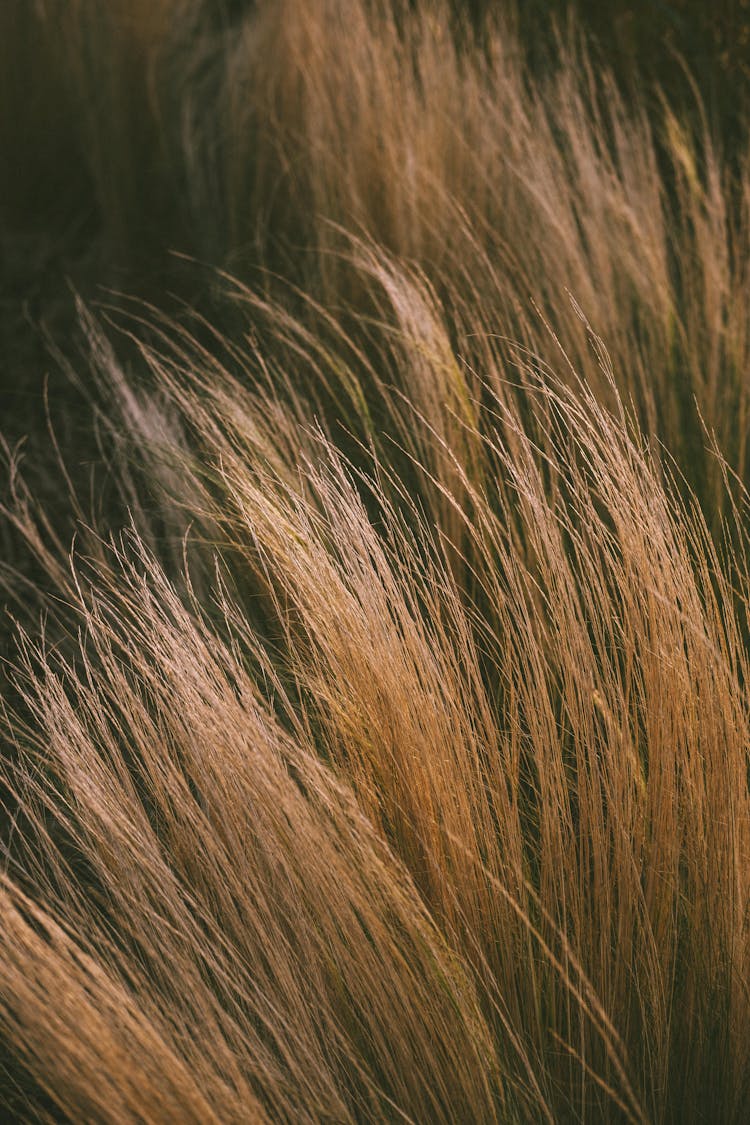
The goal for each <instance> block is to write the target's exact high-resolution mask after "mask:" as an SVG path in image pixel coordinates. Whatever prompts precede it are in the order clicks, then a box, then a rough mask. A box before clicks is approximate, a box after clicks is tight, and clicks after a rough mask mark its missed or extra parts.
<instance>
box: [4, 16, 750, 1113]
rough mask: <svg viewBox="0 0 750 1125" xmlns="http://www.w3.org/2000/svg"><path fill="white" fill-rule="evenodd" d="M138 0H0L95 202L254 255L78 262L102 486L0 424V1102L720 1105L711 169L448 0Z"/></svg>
mask: <svg viewBox="0 0 750 1125" xmlns="http://www.w3.org/2000/svg"><path fill="white" fill-rule="evenodd" d="M178 4H179V12H180V14H181V15H182V16H183V19H184V21H185V22H184V23H183V24H181V25H179V28H178V30H177V31H175V30H174V24H175V21H174V19H173V17H174V16H175V15H176V13H177V11H178V9H177V8H176V7H175V5H178ZM147 7H148V10H146V7H143V9H142V10H141V6H140V5H131V6H129V7H128V6H124V7H123V8H122V9H120V8H119V7H117V6H115V7H113V8H111V10H110V9H107V11H106V12H103V11H102V12H100V11H99V8H98V7H97V8H96V12H95V11H94V7H93V6H91V5H90V4H88V3H87V0H79V2H78V3H77V4H75V5H69V6H67V7H64V6H60V5H58V4H55V3H51V2H49V3H45V4H40V5H37V6H35V7H34V8H33V9H28V10H26V15H25V17H24V18H25V19H26V21H27V22H26V24H24V25H23V26H25V27H26V28H27V30H28V29H29V28H31V27H34V28H37V27H44V28H45V29H46V30H45V36H46V38H43V40H42V43H43V46H42V47H40V48H39V50H43V51H45V52H47V55H46V56H45V57H49V58H50V59H53V58H54V60H55V65H54V67H53V68H52V69H51V71H50V73H49V76H48V82H49V86H48V88H47V90H46V93H45V94H44V97H47V98H57V95H58V93H59V95H60V99H61V106H62V109H61V112H62V113H63V116H64V115H65V114H67V115H68V116H67V117H66V118H65V120H66V121H67V125H66V130H67V133H66V135H69V136H70V137H71V142H70V143H71V145H74V146H77V148H76V151H78V152H80V153H85V154H86V155H85V160H86V169H87V170H86V175H85V177H84V178H85V180H86V183H87V184H88V187H87V189H86V190H87V191H90V193H91V194H90V196H89V199H90V200H94V201H95V206H96V208H97V210H98V212H99V215H100V219H101V222H102V224H103V227H104V228H105V229H106V231H107V232H108V233H107V238H108V239H109V241H110V245H111V246H116V245H117V244H118V243H123V242H127V240H128V238H129V237H130V235H131V233H132V234H133V236H134V237H135V233H136V231H137V230H140V231H141V234H143V232H144V231H147V230H148V231H150V233H147V234H145V235H143V240H142V242H141V245H150V246H151V249H152V250H154V249H156V250H157V252H161V250H163V248H164V242H162V243H160V242H159V236H158V234H154V232H158V231H159V230H160V229H161V227H160V225H161V218H160V216H161V215H162V213H163V209H164V208H165V206H167V207H168V210H169V211H170V216H169V218H170V225H169V227H168V228H165V229H168V230H169V231H170V232H177V233H176V234H175V237H176V238H178V240H182V239H183V237H187V233H186V232H188V231H190V234H189V237H190V238H194V239H195V242H194V243H193V244H192V245H193V248H195V246H196V245H198V244H200V245H202V246H203V247H204V248H205V247H207V246H211V247H212V248H213V249H212V253H214V254H215V257H216V258H217V259H218V260H221V261H222V262H224V263H226V262H227V261H229V262H231V263H232V264H233V266H234V267H236V268H237V269H238V270H240V271H242V270H243V269H247V267H248V263H250V262H255V263H256V264H257V263H264V264H266V265H269V264H272V265H275V266H277V267H280V268H282V267H283V269H284V270H285V272H286V273H287V275H288V276H287V283H286V287H285V288H283V287H282V284H281V282H280V281H279V280H278V279H276V278H271V277H270V276H268V275H266V279H265V283H264V284H262V285H260V286H248V285H246V284H245V283H244V282H241V281H238V282H233V283H232V285H231V289H229V291H227V293H226V294H225V298H226V299H225V305H224V308H225V309H226V310H229V311H230V312H231V319H232V323H233V325H234V328H233V332H232V335H231V336H227V335H226V334H223V333H222V331H221V330H220V329H219V328H218V327H217V326H214V325H213V324H212V323H211V322H210V321H208V320H206V319H205V318H201V316H200V315H197V316H196V317H195V318H194V320H193V321H192V323H191V322H189V321H186V319H185V318H184V317H183V318H182V319H181V320H180V321H176V320H173V319H170V318H169V317H167V316H165V315H163V314H160V313H159V312H158V311H157V310H156V309H153V308H152V309H150V310H147V311H143V309H142V308H139V309H138V311H136V310H135V309H133V308H132V307H131V311H130V315H128V316H125V317H123V314H122V311H121V309H120V310H116V309H110V310H109V314H108V315H109V317H110V320H111V321H112V322H113V323H112V324H111V325H110V328H109V330H108V331H107V332H105V331H103V330H102V329H101V327H100V326H99V325H98V324H97V322H96V320H95V319H94V318H93V317H92V316H91V314H90V313H89V312H88V311H87V310H86V308H85V307H84V306H83V305H81V306H80V307H79V312H80V315H81V321H82V324H83V327H84V330H85V332H86V333H87V335H88V339H89V342H90V345H91V353H92V355H91V359H92V370H93V373H94V375H95V377H96V379H97V380H98V385H99V389H98V392H97V393H98V394H99V397H100V399H103V400H104V402H105V404H106V405H105V417H104V418H100V419H99V421H100V424H101V425H102V429H103V431H105V432H106V436H105V437H104V438H103V439H102V440H103V441H104V442H105V443H107V442H108V443H109V445H110V446H111V447H112V450H113V453H112V464H111V468H112V472H113V475H114V477H115V479H116V481H117V482H118V487H119V489H120V493H121V498H122V501H123V506H124V507H127V508H128V510H129V523H128V526H127V529H126V530H125V531H122V529H121V528H120V529H118V530H116V531H115V532H114V533H112V532H111V530H110V529H107V528H105V527H102V526H100V523H101V521H97V520H92V521H89V522H88V523H87V520H86V518H85V516H84V511H83V507H82V505H81V503H80V502H79V501H78V499H77V497H75V496H74V497H73V505H72V508H73V512H74V514H75V516H76V517H77V519H78V523H79V525H80V531H79V535H78V540H77V545H76V547H75V549H74V550H73V552H72V553H70V554H69V550H68V546H67V543H66V542H65V541H64V540H63V539H62V538H61V537H60V534H59V532H58V530H57V527H56V525H55V522H54V521H51V520H49V519H48V518H47V517H46V515H45V514H44V513H43V512H41V511H39V510H38V508H37V506H36V505H35V503H34V500H33V496H32V494H31V492H30V491H29V490H28V489H27V488H26V487H25V486H24V484H23V481H22V479H21V477H20V475H19V473H18V471H17V466H16V464H15V461H14V460H13V457H12V455H11V466H12V474H11V483H12V489H11V498H10V500H9V501H8V502H7V504H6V505H5V507H4V509H3V517H4V521H5V524H6V527H9V528H10V529H11V530H12V534H13V535H14V536H15V537H16V539H18V540H20V541H23V542H24V543H25V545H26V547H27V548H28V550H29V551H30V552H31V555H32V556H33V558H34V567H35V568H36V569H35V573H36V574H41V576H42V578H41V581H40V582H39V583H37V584H36V588H34V589H33V594H34V597H36V598H37V599H38V604H41V606H42V607H43V612H44V625H43V626H42V627H40V626H39V625H38V624H36V623H34V622H33V621H31V620H30V619H29V618H30V615H29V613H28V604H27V603H28V601H29V597H30V591H31V590H32V588H33V587H34V584H33V583H32V582H30V581H28V582H26V583H24V582H23V580H22V579H21V578H20V577H19V576H18V575H17V574H13V573H6V572H5V571H4V572H3V579H4V582H5V584H6V587H7V591H8V597H9V598H10V599H14V598H15V600H16V605H17V607H18V606H22V607H23V609H21V608H17V609H16V612H17V613H18V614H19V617H20V618H21V619H22V620H21V623H20V624H19V625H18V627H17V631H16V643H17V649H16V655H15V657H14V660H13V668H12V670H11V672H10V679H9V680H8V690H7V693H6V702H5V703H4V704H3V709H2V713H1V717H0V725H1V727H2V731H3V737H4V740H5V751H4V756H3V758H2V766H1V767H0V775H1V780H2V785H3V791H4V794H5V796H4V802H5V805H6V806H7V811H8V812H9V814H10V824H11V829H10V831H9V832H8V833H7V834H6V835H5V836H4V838H3V847H4V854H5V864H4V867H5V870H4V873H3V877H2V881H1V882H0V898H2V902H3V911H4V914H5V917H6V919H7V924H6V927H5V928H4V930H3V933H2V935H0V944H2V957H0V1034H1V1035H2V1041H3V1050H4V1055H3V1062H2V1065H3V1066H4V1067H5V1069H6V1072H7V1075H8V1081H7V1082H6V1083H5V1089H4V1090H3V1091H2V1096H3V1097H4V1098H5V1102H6V1106H7V1108H8V1111H9V1112H13V1113H16V1114H17V1115H23V1116H25V1117H27V1118H30V1119H41V1120H45V1119H51V1118H52V1116H53V1115H54V1114H57V1115H60V1114H62V1115H63V1116H65V1117H67V1118H68V1119H70V1120H73V1121H76V1120H80V1119H81V1118H86V1119H88V1118H96V1119H97V1120H98V1119H102V1120H106V1121H112V1122H126V1121H133V1120H148V1121H154V1122H158V1121H163V1120H170V1119H180V1120H182V1119H185V1120H201V1121H203V1120H207V1121H212V1120H216V1121H234V1120H248V1119H250V1120H255V1119H257V1120H265V1119H268V1120H273V1121H276V1120H284V1121H298V1120H302V1121H320V1120H343V1121H349V1120H351V1121H360V1120H371V1121H382V1120H409V1121H433V1120H435V1121H446V1122H449V1121H456V1120H467V1121H528V1120H532V1121H533V1120H547V1121H555V1122H557V1121H565V1120H573V1121H578V1120H586V1119H588V1120H597V1121H598V1120H602V1121H612V1122H614V1121H629V1122H645V1121H653V1122H665V1123H666V1122H675V1123H676V1122H687V1123H689V1122H696V1123H697V1122H700V1121H706V1120H717V1121H722V1122H737V1123H738V1125H739V1123H740V1122H742V1121H743V1120H744V1118H745V1116H746V1107H747V1105H748V1103H749V1100H750V1065H749V1064H748V1059H747V1051H746V1044H747V1042H748V1038H749V1037H750V1026H749V1024H750V1002H749V1001H748V997H749V996H750V991H749V989H748V985H749V984H750V944H749V943H750V938H749V937H748V934H749V933H750V931H749V930H748V925H747V920H748V902H749V896H750V884H749V882H748V871H750V867H749V866H748V847H749V845H750V839H749V833H750V806H749V793H748V777H747V747H748V742H749V736H750V714H749V711H748V699H747V683H748V671H749V670H748V666H747V664H748V651H749V650H748V636H749V635H750V633H749V630H748V621H747V606H748V593H749V592H750V578H749V574H750V572H749V571H748V564H747V545H748V544H747V531H746V527H745V521H746V512H747V496H748V494H747V485H748V465H747V456H748V451H747V443H746V437H745V432H744V431H745V428H746V427H745V425H744V419H745V417H746V414H747V385H746V383H747V380H746V378H745V376H744V372H745V370H746V368H747V359H748V356H747V346H748V334H747V329H746V325H747V322H748V316H747V313H748V309H747V301H748V293H749V292H750V287H749V286H747V285H746V284H745V282H746V273H747V261H748V257H749V254H748V250H749V249H750V248H749V247H748V230H749V229H750V225H749V222H748V219H749V216H750V211H749V210H748V199H749V198H750V195H749V194H748V186H747V185H748V182H750V181H748V178H747V175H746V174H745V173H742V174H741V175H739V177H738V178H737V177H736V178H735V179H734V180H731V179H730V176H729V173H728V172H727V171H726V169H725V166H724V164H723V161H722V158H721V155H720V153H719V152H718V150H717V148H716V147H715V145H714V143H713V142H712V140H711V138H710V136H709V133H708V130H706V131H705V135H703V136H700V137H697V136H696V135H695V134H694V133H692V132H690V131H689V130H687V128H686V127H685V126H684V124H683V123H681V122H680V121H679V120H678V119H677V117H676V116H674V114H673V113H672V112H671V110H669V109H668V108H667V107H664V109H663V114H662V118H661V121H662V122H663V126H664V128H663V130H662V129H661V127H660V126H659V127H654V125H653V124H652V122H651V121H650V120H649V118H648V116H647V115H646V113H645V110H644V108H643V106H640V105H638V104H636V105H629V106H627V107H626V105H625V104H624V103H623V101H622V100H621V99H620V98H619V96H618V94H617V92H616V90H615V88H614V85H613V84H612V83H611V82H610V81H609V80H608V79H607V78H606V77H602V76H596V77H595V76H594V75H593V73H592V70H591V67H590V64H589V63H588V62H587V56H586V53H585V51H584V50H583V49H582V48H580V47H578V46H560V48H559V51H558V59H557V66H556V68H555V69H554V71H553V72H552V73H551V74H550V75H549V76H548V77H547V78H546V79H545V80H544V81H540V82H539V84H538V85H536V86H532V85H531V84H530V82H529V73H528V70H527V68H526V66H525V63H524V61H523V58H522V57H521V52H520V49H519V45H518V43H517V40H516V39H514V37H513V35H512V34H511V33H510V32H509V31H507V29H505V28H504V26H503V25H502V24H500V23H499V22H497V21H492V20H488V21H487V22H486V24H485V25H484V27H483V29H482V33H481V35H480V36H479V37H477V38H475V37H474V36H473V33H472V32H471V31H470V30H468V29H467V28H465V29H464V30H463V33H462V34H461V35H460V36H458V37H456V36H454V35H453V33H452V32H451V30H450V27H451V25H450V21H449V20H448V9H447V7H446V5H445V4H443V3H442V2H438V0H435V2H434V3H427V2H425V3H422V4H417V5H403V6H402V5H400V4H399V5H393V4H386V3H385V2H381V0H370V2H368V3H365V2H364V0H352V2H351V3H348V4H347V5H343V4H342V3H341V2H340V0H315V2H314V3H307V4H301V3H299V2H298V0H283V3H280V4H277V5H272V4H262V5H259V6H258V8H257V10H253V11H250V10H249V9H248V10H245V9H243V10H242V11H241V12H240V13H239V15H237V17H236V20H235V21H234V22H233V23H231V21H229V14H228V12H225V13H223V15H222V17H221V18H220V19H218V20H210V19H209V18H208V17H209V13H208V8H207V7H205V6H203V5H202V4H193V3H192V2H191V3H188V2H187V0H185V3H184V4H183V3H182V0H170V3H164V4H157V5H150V6H147ZM126 16H127V18H125V17H126ZM95 17H96V18H95ZM3 18H5V17H3V16H0V20H2V19H3ZM19 26H21V25H19ZM230 27H231V30H228V29H229V28H230ZM180 28H181V30H180ZM186 28H187V29H188V30H187V31H186V30H185V29H186ZM57 38H59V41H60V42H63V43H65V44H67V46H68V48H69V50H68V51H67V52H66V53H65V56H64V57H63V56H62V55H60V56H57V55H56V54H55V52H54V50H53V46H54V43H55V42H56V40H57ZM0 41H1V37H0ZM29 42H30V41H29ZM105 44H106V45H108V47H110V46H111V47H112V50H113V51H114V53H115V55H116V58H115V59H114V61H113V62H112V63H111V65H106V59H107V58H108V57H109V56H108V55H107V53H106V51H105V50H104V49H103V45H105ZM27 46H28V44H27ZM30 49H31V48H30ZM34 49H36V48H34ZM50 52H52V53H51V54H50ZM32 53H33V52H32ZM183 82H184V83H186V84H187V86H188V87H189V89H190V91H191V92H192V94H193V95H194V96H193V100H191V99H188V101H187V103H184V108H183V109H180V108H179V107H180V105H181V104H182V103H181V102H180V98H179V97H178V96H177V91H178V90H179V88H180V83H183ZM197 91H200V92H201V97H200V98H198V96H197ZM94 93H97V94H98V95H100V96H99V97H98V98H95V97H94V96H93V95H94ZM199 103H200V104H199ZM10 104H11V105H12V101H11V103H10ZM81 106H84V107H85V109H86V112H85V113H81V112H79V111H80V108H81ZM76 107H77V108H76ZM35 112H36V111H35ZM32 116H33V115H32ZM44 116H45V113H44V111H43V110H40V119H43V118H44ZM9 120H10V118H9ZM11 132H12V131H11ZM662 133H663V135H661V134H662ZM6 135H8V136H9V135H10V133H7V134H6ZM210 138H214V140H210ZM3 143H5V142H3ZM9 143H11V142H9ZM146 171H147V172H148V179H149V183H150V184H151V190H152V192H153V194H152V195H151V196H150V197H149V199H147V200H145V201H144V200H143V199H142V198H141V197H140V196H139V183H140V179H141V177H142V176H143V174H144V173H145V172H146ZM170 193H173V194H170ZM173 222H174V225H171V224H172V223H173ZM192 224H195V229H194V230H193V229H192ZM163 237H164V240H165V241H166V238H167V236H166V235H164V236H163ZM169 237H170V238H171V237H172V234H171V233H170V235H169ZM152 240H153V241H152ZM136 242H137V239H136ZM282 291H283V297H282V296H280V294H281V293H282ZM123 328H124V329H125V332H126V334H127V336H128V339H127V341H124V340H122V337H121V338H120V343H121V346H122V349H123V352H126V353H127V356H128V361H127V363H121V362H120V361H119V360H118V348H117V345H116V344H113V343H111V342H110V340H111V338H112V337H114V336H115V334H116V332H115V330H116V329H119V330H122V329H123ZM71 491H74V489H72V488H71ZM51 999H52V1000H53V1001H54V1002H51ZM6 1091H7V1092H6ZM45 1115H46V1116H45Z"/></svg>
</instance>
